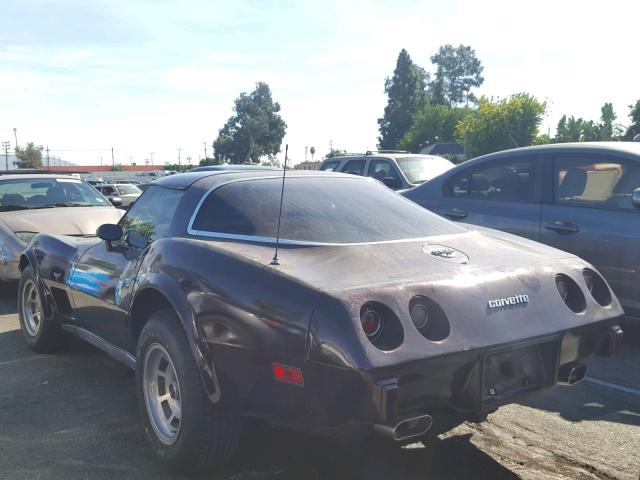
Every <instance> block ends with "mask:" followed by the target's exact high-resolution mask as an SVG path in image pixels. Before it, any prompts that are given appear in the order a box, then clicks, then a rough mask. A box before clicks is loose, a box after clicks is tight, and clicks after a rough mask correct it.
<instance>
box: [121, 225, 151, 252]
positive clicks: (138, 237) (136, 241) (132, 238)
mask: <svg viewBox="0 0 640 480" xmlns="http://www.w3.org/2000/svg"><path fill="white" fill-rule="evenodd" d="M126 241H127V245H129V246H130V247H133V248H136V249H138V250H144V249H145V248H147V245H149V240H148V239H147V237H145V236H144V235H142V234H141V233H139V232H136V231H135V230H129V231H128V232H127V238H126Z"/></svg>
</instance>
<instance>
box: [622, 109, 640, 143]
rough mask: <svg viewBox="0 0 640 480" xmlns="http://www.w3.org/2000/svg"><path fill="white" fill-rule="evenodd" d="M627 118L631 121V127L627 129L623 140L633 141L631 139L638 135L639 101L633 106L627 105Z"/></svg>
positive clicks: (639, 123) (639, 121)
mask: <svg viewBox="0 0 640 480" xmlns="http://www.w3.org/2000/svg"><path fill="white" fill-rule="evenodd" d="M629 110H630V112H629V118H630V119H631V125H629V127H628V128H627V131H626V132H625V134H624V137H623V138H624V139H625V140H633V137H635V136H636V135H638V134H639V133H640V100H638V101H637V102H636V103H635V105H629Z"/></svg>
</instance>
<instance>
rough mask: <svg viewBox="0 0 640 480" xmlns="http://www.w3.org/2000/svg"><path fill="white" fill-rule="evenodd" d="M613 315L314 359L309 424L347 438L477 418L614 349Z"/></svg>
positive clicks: (617, 338)
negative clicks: (416, 347)
mask: <svg viewBox="0 0 640 480" xmlns="http://www.w3.org/2000/svg"><path fill="white" fill-rule="evenodd" d="M617 320H618V319H614V320H607V321H603V322H598V323H596V324H591V325H587V326H582V327H579V328H575V329H572V330H569V331H566V332H559V333H558V334H554V335H548V336H543V337H538V338H531V339H527V340H525V341H522V342H516V343H510V344H507V345H494V346H490V347H486V348H482V349H476V350H467V351H459V352H455V353H450V354H446V355H442V356H438V357H431V358H423V359H419V360H415V361H411V362H406V363H403V364H398V365H394V366H391V367H385V368H380V369H372V370H367V371H362V370H353V369H345V368H337V367H333V366H329V365H324V364H317V363H311V364H309V365H308V367H307V373H306V380H307V384H306V385H305V388H310V389H311V390H312V392H313V395H310V399H309V404H310V408H309V413H310V415H309V418H310V422H311V425H310V428H311V430H312V431H314V432H316V433H320V434H326V435H330V436H333V437H338V438H343V439H345V440H348V439H354V438H357V437H361V436H364V435H366V434H368V433H369V432H370V431H372V430H377V431H383V432H387V433H391V434H392V436H393V435H394V432H395V431H396V429H397V428H396V427H398V425H399V424H401V423H402V422H405V421H406V420H407V419H418V418H421V417H423V416H425V415H426V416H428V417H429V418H430V420H429V423H430V425H429V428H431V431H432V432H433V433H442V432H444V431H447V430H449V429H451V428H453V427H454V426H455V425H457V424H459V423H462V422H463V421H465V420H478V419H482V418H484V417H485V416H486V414H487V413H489V412H492V411H495V410H496V409H497V408H498V407H500V406H501V405H505V404H508V403H513V402H515V401H518V400H520V399H522V398H523V397H525V396H526V395H528V394H531V393H534V392H540V391H543V390H545V389H549V388H553V387H554V386H555V385H556V384H557V383H559V375H561V372H562V371H564V370H566V366H572V365H578V364H579V362H580V361H581V360H583V359H585V358H586V357H588V356H590V355H592V354H594V353H599V354H606V355H612V354H615V352H616V351H617V349H618V348H619V347H620V344H621V338H622V331H621V330H620V329H619V327H618V326H617ZM614 327H615V328H614ZM313 385H318V386H319V387H321V388H313ZM416 422H418V423H420V422H419V421H418V420H416ZM396 440H398V438H396Z"/></svg>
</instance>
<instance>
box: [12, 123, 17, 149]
mask: <svg viewBox="0 0 640 480" xmlns="http://www.w3.org/2000/svg"><path fill="white" fill-rule="evenodd" d="M13 136H14V137H15V139H16V150H17V149H18V129H17V128H15V127H14V128H13Z"/></svg>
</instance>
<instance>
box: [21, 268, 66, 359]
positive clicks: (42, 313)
mask: <svg viewBox="0 0 640 480" xmlns="http://www.w3.org/2000/svg"><path fill="white" fill-rule="evenodd" d="M45 302H46V300H45V298H44V297H43V295H42V289H41V287H40V285H39V283H38V279H37V278H36V275H35V273H34V271H33V269H32V268H31V266H30V265H28V266H27V267H26V268H25V269H24V271H23V272H22V276H21V278H20V283H19V284H18V316H19V318H20V329H21V330H22V335H23V336H24V338H25V340H26V342H27V345H29V347H30V348H31V349H32V350H34V351H36V352H40V353H47V352H51V351H53V350H55V349H57V348H59V347H60V346H61V345H62V336H63V335H62V333H63V332H62V328H61V327H60V324H59V323H58V322H56V321H55V319H54V318H53V313H52V311H51V309H50V308H48V306H47V305H46V303H45Z"/></svg>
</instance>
